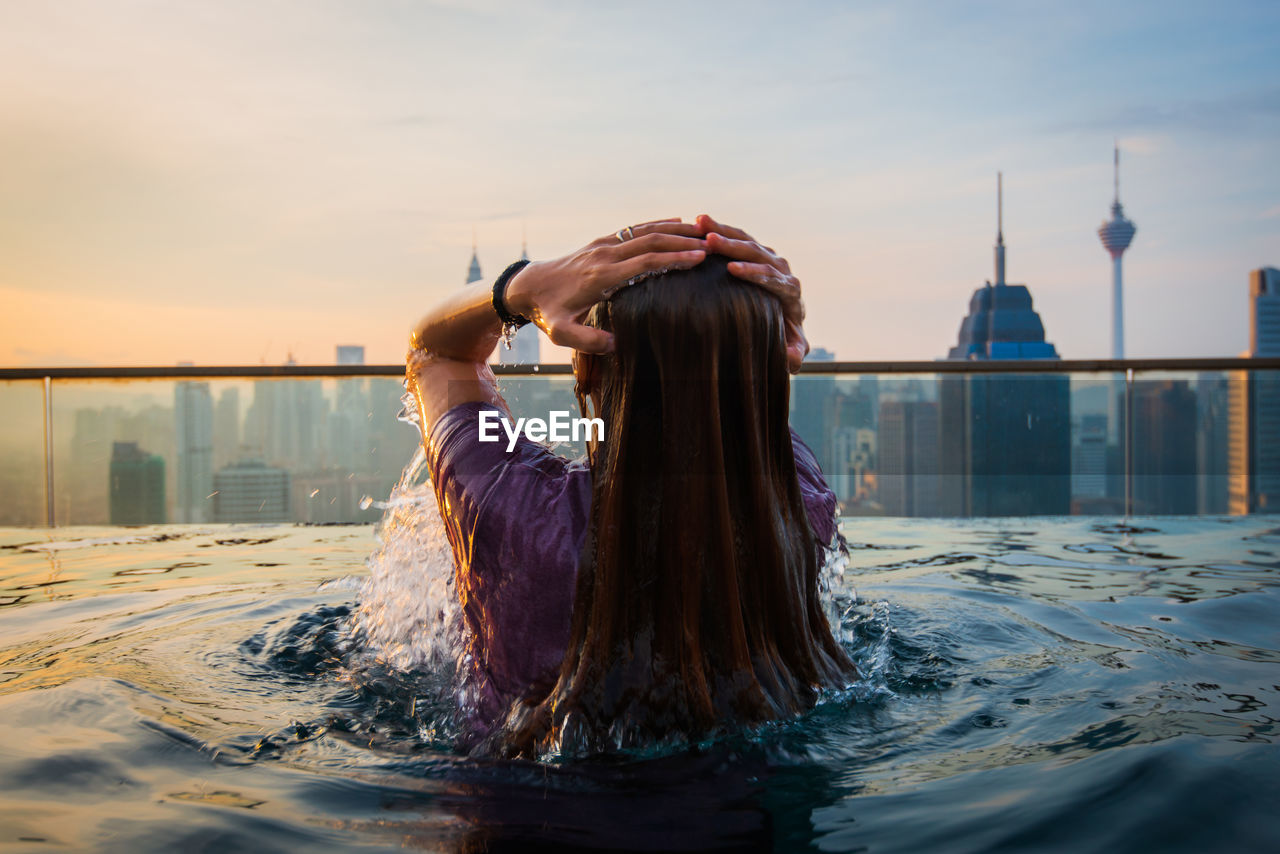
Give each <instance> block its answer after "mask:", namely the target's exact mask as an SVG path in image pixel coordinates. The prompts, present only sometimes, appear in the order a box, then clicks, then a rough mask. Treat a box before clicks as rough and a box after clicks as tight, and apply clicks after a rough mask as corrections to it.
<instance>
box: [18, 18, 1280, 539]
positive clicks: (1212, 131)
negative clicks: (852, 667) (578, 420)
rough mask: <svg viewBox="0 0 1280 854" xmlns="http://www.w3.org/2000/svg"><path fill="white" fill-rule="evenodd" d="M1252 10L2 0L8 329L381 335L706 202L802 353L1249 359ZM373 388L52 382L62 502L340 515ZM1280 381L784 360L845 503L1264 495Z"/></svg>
mask: <svg viewBox="0 0 1280 854" xmlns="http://www.w3.org/2000/svg"><path fill="white" fill-rule="evenodd" d="M1277 32H1280V6H1277V5H1276V4H1274V3H1267V2H1228V3H1219V4H1213V5H1209V4H1179V5H1174V6H1171V5H1169V4H1164V3H1158V2H1141V3H1131V4H1123V5H1120V6H1116V5H1114V4H1109V3H1105V2H1085V3H1077V4H1072V5H1070V6H1069V7H1062V6H1052V5H1041V4H1023V3H1001V2H990V3H965V4H949V3H911V2H905V3H904V2H896V3H868V4H857V5H849V4H843V3H792V4H786V5H785V6H783V5H777V4H751V3H734V4H697V5H694V6H689V5H687V4H676V3H671V4H667V3H649V4H642V5H639V6H635V5H632V6H627V5H620V6H619V5H614V6H604V7H602V6H600V4H592V3H576V2H568V3H545V4H537V3H520V4H516V3H503V2H466V3H454V2H433V3H400V2H392V0H382V2H373V3H360V4H316V3H309V2H286V3H278V4H271V5H269V6H265V7H264V6H262V5H261V4H249V3H243V2H228V3H219V4H207V3H155V2H149V0H112V2H106V3H99V2H89V0H69V2H65V3H57V4H43V3H26V2H17V3H9V4H5V5H4V6H3V7H2V8H0V155H3V157H4V160H5V164H6V168H5V170H4V174H3V176H0V258H3V259H4V263H3V264H2V265H0V300H3V306H4V309H5V310H4V311H3V312H0V367H19V366H41V367H55V366H80V365H83V366H92V365H98V366H121V365H156V366H165V365H175V364H194V365H203V366H209V365H237V364H238V365H257V364H270V365H279V364H286V363H302V364H331V363H335V362H338V363H341V362H348V363H352V362H359V363H368V364H391V363H396V362H399V361H401V360H402V358H403V351H404V347H405V340H406V333H407V330H408V328H409V326H410V324H411V323H412V322H413V320H414V319H415V318H416V316H418V315H419V314H420V313H421V312H422V311H423V310H424V309H425V308H426V307H428V306H429V305H430V304H431V303H432V302H434V301H436V300H438V299H440V298H441V297H443V296H444V295H446V294H447V293H448V292H449V291H450V290H452V289H453V288H456V287H458V286H460V285H462V284H463V283H464V282H473V281H474V282H481V283H484V282H488V281H492V278H493V276H494V275H495V274H496V273H497V272H498V271H500V270H501V269H502V267H503V266H505V265H506V264H507V263H508V262H510V261H511V260H514V259H515V258H517V257H520V256H521V255H522V254H523V253H527V254H528V255H529V256H530V257H533V258H535V259H537V258H545V257H554V256H556V255H559V254H562V253H564V252H567V251H570V250H572V249H574V248H576V247H578V246H579V245H581V244H582V243H584V242H585V241H586V240H588V239H590V238H592V237H594V236H597V235H599V234H602V233H607V232H610V231H612V230H614V229H616V228H618V227H619V226H622V225H625V224H627V223H632V222H637V221H640V220H644V219H650V218H654V217H659V216H668V215H683V216H685V217H692V216H694V215H695V214H697V213H699V212H704V211H705V212H709V213H712V214H714V215H715V216H717V217H719V218H721V219H723V220H725V221H728V222H734V223H737V224H740V225H743V226H745V227H747V228H748V229H750V230H752V231H753V232H755V233H756V234H757V235H758V236H760V237H761V238H762V239H763V240H764V241H766V242H768V243H769V244H771V245H773V246H775V247H777V248H778V249H779V250H780V251H782V252H783V253H784V254H785V255H786V256H787V257H788V258H789V259H790V260H791V262H792V265H793V267H794V269H795V270H796V272H797V273H798V274H799V276H800V277H801V279H802V281H803V283H804V286H805V293H806V300H807V303H808V307H809V319H808V322H807V331H808V333H809V337H810V340H811V341H812V342H813V344H814V345H815V347H816V350H815V352H814V354H813V356H812V357H811V358H812V360H814V361H818V362H821V361H824V360H833V359H839V360H858V361H868V360H926V361H927V360H934V359H946V360H964V361H971V360H978V361H983V360H996V361H999V360H1006V359H1039V360H1043V359H1048V360H1054V359H1080V358H1101V357H1121V356H1123V357H1130V358H1133V357H1213V356H1237V355H1243V356H1247V357H1254V358H1257V357H1263V358H1265V357H1276V356H1280V294H1278V291H1280V282H1277V275H1278V274H1277V273H1276V271H1275V267H1276V266H1277V264H1278V263H1280V161H1278V160H1277V158H1276V156H1275V151H1276V150H1277V148H1278V147H1280V146H1278V144H1280V55H1278V54H1277V52H1276V50H1275V44H1274V42H1275V34H1276V33H1277ZM1117 160H1118V162H1119V164H1120V165H1119V170H1118V172H1117V169H1116V162H1117ZM997 173H1003V182H1002V192H999V193H998V192H997V187H996V176H997ZM1117 178H1118V181H1117ZM1135 229H1136V230H1135ZM1121 283H1123V284H1121ZM503 360H504V361H514V362H517V363H526V364H527V363H533V362H539V361H541V362H563V361H565V360H566V351H564V350H563V349H561V348H556V347H552V346H550V345H549V343H548V342H546V341H545V340H542V341H541V342H539V340H538V335H537V333H536V332H535V331H534V330H532V329H526V330H524V332H523V333H522V335H521V336H520V337H519V339H518V340H517V342H516V347H515V349H514V350H512V351H510V352H509V353H504V354H503ZM507 388H508V391H509V392H510V393H511V396H512V397H513V399H514V400H515V403H516V406H517V407H518V408H521V409H522V410H523V411H525V412H526V413H527V414H538V413H539V412H543V413H545V410H546V409H547V408H548V407H549V406H551V405H554V406H556V407H557V408H572V396H571V394H570V390H571V383H570V382H568V381H566V380H556V379H540V378H530V379H522V380H514V379H512V380H509V381H508V384H507ZM399 395H400V386H399V383H398V382H397V381H395V380H392V379H382V378H351V379H329V380H305V381H304V380H261V381H257V380H255V381H232V380H217V381H209V382H204V381H198V380H195V381H189V382H143V381H138V382H92V381H84V382H79V381H59V382H56V383H54V384H53V386H52V397H51V401H50V410H49V412H50V416H51V422H50V427H51V431H52V432H51V434H50V441H49V447H48V450H49V451H50V452H51V455H50V456H49V462H51V463H52V477H53V493H54V495H55V500H54V501H53V508H52V509H53V511H54V513H55V516H56V518H57V521H58V522H59V523H60V524H77V523H86V524H88V523H100V522H127V523H144V522H153V521H165V522H192V523H202V522H212V521H272V520H276V519H296V520H299V521H309V522H334V521H362V520H368V519H372V518H375V517H376V508H372V509H370V508H367V507H366V508H364V509H362V504H365V505H367V503H368V502H367V501H365V499H366V498H372V499H377V498H383V497H385V496H386V495H387V493H388V491H389V489H390V486H391V484H392V483H393V482H394V481H395V479H396V477H398V476H399V474H400V471H401V469H402V467H403V465H404V463H405V462H406V461H407V460H408V458H409V455H410V454H411V452H412V448H413V445H414V442H415V438H416V437H415V434H414V433H413V431H412V430H411V429H410V428H408V427H406V426H405V425H403V424H400V423H398V422H397V421H396V420H395V415H396V412H397V411H398V409H399V401H398V398H399ZM1278 400H1280V394H1277V391H1276V386H1275V377H1274V372H1271V371H1261V370H1253V371H1245V370H1236V371H1231V372H1213V371H1207V370H1205V371H1183V372H1179V373H1171V374H1168V375H1156V374H1139V375H1137V376H1136V377H1135V379H1134V381H1133V382H1132V383H1131V384H1128V385H1126V383H1125V381H1124V377H1123V376H1122V375H1108V374H1072V375H1067V374H1065V373H1064V374H1058V375H1048V374H1042V375H1034V376H999V377H996V376H991V377H988V376H967V377H966V376H957V375H937V376H934V375H917V376H888V375H882V376H874V375H867V376H853V375H829V376H806V377H803V378H800V379H797V381H796V384H795V386H794V391H793V424H794V425H795V426H796V428H797V430H798V431H799V432H800V433H801V435H802V436H804V438H805V439H806V441H808V442H809V443H810V444H811V445H812V446H813V447H814V450H815V452H816V453H817V454H818V455H819V458H820V461H821V463H822V465H823V467H824V470H825V471H826V472H827V473H828V475H829V476H830V477H831V479H832V482H833V485H834V486H835V488H836V490H837V492H838V494H839V497H840V499H841V501H842V504H843V506H844V509H845V512H848V513H851V514H889V515H924V516H928V515H940V516H970V515H1018V514H1021V513H1031V514H1036V513H1046V514H1057V513H1069V512H1074V513H1108V514H1109V513H1116V512H1122V511H1123V510H1125V509H1132V510H1133V511H1134V512H1140V513H1223V512H1260V511H1267V510H1273V509H1275V507H1276V504H1277V502H1278V501H1280V498H1278V497H1277V495H1278V494H1280V488H1278V487H1277V483H1276V479H1277V478H1278V477H1280V459H1278V458H1277V456H1276V455H1277V453H1280V451H1275V450H1273V449H1278V448H1280V411H1277V409H1276V407H1277V406H1278V405H1280V404H1278V403H1277V401H1278ZM42 405H43V404H42V389H41V386H40V384H39V383H38V382H18V381H14V382H0V406H2V407H3V411H4V414H5V418H4V419H3V423H0V445H2V446H3V447H0V461H2V462H0V491H2V494H3V496H4V498H3V500H0V524H35V523H40V522H43V521H45V520H46V519H47V513H48V510H49V507H48V506H47V505H46V502H45V489H46V482H47V480H48V472H47V471H46V467H45V462H46V453H45V450H46V449H45V447H44V444H43V443H44V438H43V436H44V433H43V430H44V423H43V417H44V416H43V409H42Z"/></svg>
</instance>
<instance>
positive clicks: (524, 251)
mask: <svg viewBox="0 0 1280 854" xmlns="http://www.w3.org/2000/svg"><path fill="white" fill-rule="evenodd" d="M520 260H521V261H528V260H529V240H528V238H527V237H526V235H525V226H524V223H523V222H522V223H520Z"/></svg>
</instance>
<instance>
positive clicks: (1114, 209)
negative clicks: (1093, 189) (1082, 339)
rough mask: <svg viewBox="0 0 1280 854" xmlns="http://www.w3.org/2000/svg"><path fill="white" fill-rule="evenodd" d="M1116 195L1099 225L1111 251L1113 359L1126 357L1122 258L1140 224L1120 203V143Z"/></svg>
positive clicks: (1099, 235)
mask: <svg viewBox="0 0 1280 854" xmlns="http://www.w3.org/2000/svg"><path fill="white" fill-rule="evenodd" d="M1115 186H1116V196H1115V200H1114V201H1113V202H1112V203H1111V219H1109V220H1107V221H1106V222H1104V223H1103V224H1102V225H1101V226H1100V227H1099V228H1098V237H1099V239H1101V240H1102V245H1103V247H1104V248H1105V249H1106V250H1107V251H1108V252H1109V253H1111V358H1113V359H1123V358H1124V278H1123V276H1122V275H1121V269H1120V266H1121V265H1120V259H1121V257H1122V256H1123V255H1124V251H1125V250H1126V249H1128V248H1129V244H1130V243H1132V242H1133V236H1134V235H1135V234H1136V233H1137V232H1138V227H1137V226H1136V225H1134V224H1133V222H1132V221H1130V220H1128V219H1125V215H1124V208H1123V207H1121V206H1120V146H1119V145H1116V148H1115Z"/></svg>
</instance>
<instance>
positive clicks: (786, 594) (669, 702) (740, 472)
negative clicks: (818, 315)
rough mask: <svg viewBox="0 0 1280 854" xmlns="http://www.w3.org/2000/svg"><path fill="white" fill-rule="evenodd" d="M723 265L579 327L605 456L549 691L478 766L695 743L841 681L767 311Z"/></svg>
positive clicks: (602, 307)
mask: <svg viewBox="0 0 1280 854" xmlns="http://www.w3.org/2000/svg"><path fill="white" fill-rule="evenodd" d="M727 263H728V259H726V258H723V257H721V256H710V257H708V258H707V260H706V261H704V262H703V263H702V264H700V265H698V266H697V267H695V268H694V269H692V270H686V271H678V272H672V273H667V274H664V275H661V276H657V277H654V278H652V279H649V280H647V281H644V282H642V283H640V284H637V285H633V286H631V287H628V288H625V289H624V290H622V291H620V292H618V293H617V294H615V295H614V296H613V298H612V299H611V300H608V301H606V302H603V303H601V304H599V305H597V306H596V307H595V309H594V310H593V313H592V318H593V320H594V321H595V323H597V324H598V325H599V326H600V327H601V328H603V329H607V330H610V331H612V332H613V335H614V339H615V342H616V351H615V353H614V354H613V355H612V356H611V357H602V358H600V360H599V363H598V365H597V368H598V371H599V379H598V388H597V393H598V399H599V401H600V411H599V413H597V414H598V415H599V416H600V417H601V418H603V419H604V423H605V439H604V441H603V442H602V443H601V444H600V445H599V446H598V447H597V448H596V449H595V453H594V454H593V458H592V459H593V463H592V484H593V490H592V497H591V514H590V523H589V525H590V526H589V529H588V531H587V535H586V539H585V542H584V544H583V549H582V554H581V558H580V562H579V571H578V586H577V594H576V599H575V601H574V608H573V620H572V628H571V630H570V638H569V645H568V649H567V651H566V653H565V657H564V662H563V665H562V666H561V670H560V677H559V680H558V682H557V683H556V685H555V687H554V688H553V689H552V690H551V692H550V693H549V694H548V695H547V696H546V697H545V698H542V700H541V702H535V701H529V700H526V701H523V702H518V703H516V705H515V707H514V708H513V709H512V712H511V714H510V715H509V717H508V719H507V720H506V722H505V723H504V724H503V725H502V726H500V727H499V728H498V730H497V731H496V732H495V733H494V734H493V736H492V737H491V739H490V741H489V747H490V748H491V749H496V750H497V752H500V753H504V754H507V755H525V756H531V757H532V756H537V755H546V754H548V753H561V754H565V755H578V754H584V753H596V752H602V751H605V752H607V751H611V750H617V749H628V748H632V747H644V746H649V745H653V744H663V743H668V742H672V741H684V740H688V739H695V740H696V739H701V738H705V737H708V736H713V735H714V734H716V733H717V732H719V731H723V730H725V729H728V728H730V727H734V726H740V725H743V724H753V723H758V722H761V721H765V720H770V719H773V718H778V717H784V716H788V715H792V714H795V713H797V712H800V711H802V710H804V709H806V708H808V707H809V706H810V705H812V703H813V702H814V700H815V699H816V698H817V695H818V693H819V692H820V691H821V690H822V689H823V688H825V687H832V686H842V685H844V684H847V683H848V682H849V681H850V680H851V679H852V678H853V677H854V676H856V669H855V667H854V665H853V663H852V661H851V660H850V659H849V657H848V656H847V655H846V653H845V652H844V650H843V649H842V648H841V647H840V645H839V644H838V643H837V642H836V640H835V639H834V638H833V637H832V633H831V629H830V626H829V625H828V622H827V618H826V614H825V612H824V610H823V607H822V603H821V601H820V598H819V593H818V573H819V571H820V568H821V561H822V553H823V547H824V545H826V544H824V543H820V542H818V540H817V537H816V536H815V535H814V533H813V531H812V529H811V527H810V524H809V519H808V516H807V514H806V511H805V506H804V503H803V501H802V499H801V494H800V485H799V481H798V480H797V476H796V466H795V456H794V451H793V449H792V442H791V434H790V430H789V429H788V422H787V412H788V399H789V398H788V396H789V389H790V384H789V377H788V374H787V365H786V351H785V341H784V335H783V320H782V310H781V306H780V305H779V303H778V302H777V301H776V300H775V299H774V298H773V297H772V296H770V295H769V294H768V293H766V292H765V291H764V290H762V289H760V288H758V287H755V286H753V285H750V284H747V283H745V282H742V281H739V280H737V279H735V278H733V277H732V276H731V275H730V274H729V272H728V269H727V266H726V265H727ZM584 414H585V413H584Z"/></svg>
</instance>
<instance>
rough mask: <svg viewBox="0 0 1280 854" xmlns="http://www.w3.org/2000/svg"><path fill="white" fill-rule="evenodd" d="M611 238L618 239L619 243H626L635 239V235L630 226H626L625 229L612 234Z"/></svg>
mask: <svg viewBox="0 0 1280 854" xmlns="http://www.w3.org/2000/svg"><path fill="white" fill-rule="evenodd" d="M613 236H614V237H616V238H618V242H619V243H626V242H627V241H628V240H630V239H631V238H633V237H635V236H636V233H635V232H634V231H632V230H631V226H629V225H628V226H626V227H625V228H620V229H618V230H617V231H615V232H614V233H613Z"/></svg>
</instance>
